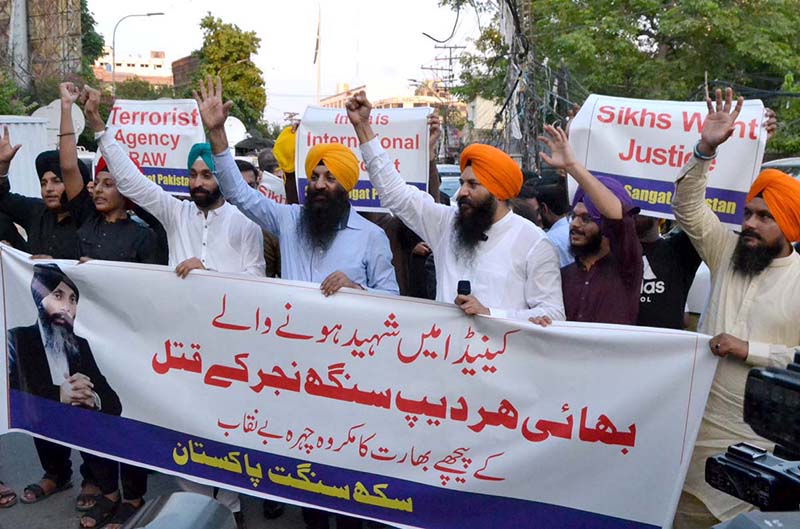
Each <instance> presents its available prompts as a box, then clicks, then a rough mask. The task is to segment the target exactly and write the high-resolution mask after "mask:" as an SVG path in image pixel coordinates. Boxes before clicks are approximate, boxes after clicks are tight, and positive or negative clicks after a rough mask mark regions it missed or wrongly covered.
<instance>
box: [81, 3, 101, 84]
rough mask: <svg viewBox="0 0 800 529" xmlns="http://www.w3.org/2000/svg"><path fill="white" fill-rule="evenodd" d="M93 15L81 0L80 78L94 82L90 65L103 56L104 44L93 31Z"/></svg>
mask: <svg viewBox="0 0 800 529" xmlns="http://www.w3.org/2000/svg"><path fill="white" fill-rule="evenodd" d="M95 25H96V22H95V20H94V15H93V14H92V12H91V11H89V5H88V3H87V0H81V77H83V78H84V79H85V80H87V81H89V80H94V73H93V72H92V65H93V64H94V61H96V60H97V59H98V58H99V57H101V56H102V55H103V47H104V46H105V44H106V42H105V39H104V38H103V36H102V35H101V34H100V33H98V32H97V30H96V29H95Z"/></svg>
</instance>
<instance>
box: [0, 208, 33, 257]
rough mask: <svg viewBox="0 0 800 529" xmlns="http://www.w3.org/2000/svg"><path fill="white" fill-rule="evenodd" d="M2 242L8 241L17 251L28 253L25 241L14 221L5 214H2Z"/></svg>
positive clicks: (0, 223)
mask: <svg viewBox="0 0 800 529" xmlns="http://www.w3.org/2000/svg"><path fill="white" fill-rule="evenodd" d="M0 241H6V242H8V243H9V244H10V245H11V246H13V247H14V248H16V249H17V250H22V251H23V252H25V251H27V249H28V246H27V245H26V244H25V239H23V238H22V236H21V235H20V234H19V232H18V231H17V227H16V226H15V225H14V221H13V219H12V218H11V217H9V216H8V215H6V214H5V213H0Z"/></svg>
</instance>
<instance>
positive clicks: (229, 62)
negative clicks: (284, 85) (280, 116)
mask: <svg viewBox="0 0 800 529" xmlns="http://www.w3.org/2000/svg"><path fill="white" fill-rule="evenodd" d="M200 28H201V29H202V30H203V47H202V48H201V49H200V58H201V67H200V71H199V74H200V75H199V79H204V78H205V76H206V75H212V76H216V75H219V76H220V77H221V78H222V84H223V86H224V87H225V98H226V99H230V100H231V101H233V108H232V109H231V114H232V115H234V116H236V117H238V118H239V119H241V120H242V122H243V123H244V124H245V126H247V128H248V129H249V128H253V127H255V126H256V125H257V124H258V122H259V120H260V119H261V116H262V114H263V113H264V107H265V106H266V105H267V91H266V88H265V85H264V79H263V78H262V72H261V70H260V69H259V68H258V67H257V66H256V65H255V64H253V62H252V61H251V60H250V57H251V56H252V55H254V54H256V53H258V49H259V47H260V45H261V39H260V38H259V37H257V36H256V33H255V31H243V30H241V29H240V28H239V27H238V26H236V25H235V24H229V23H226V22H223V21H222V19H220V18H217V17H214V16H212V15H211V13H209V14H207V15H206V16H205V17H203V19H202V20H201V21H200Z"/></svg>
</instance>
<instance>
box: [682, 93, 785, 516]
mask: <svg viewBox="0 0 800 529" xmlns="http://www.w3.org/2000/svg"><path fill="white" fill-rule="evenodd" d="M732 99H733V94H732V92H731V89H730V88H728V89H727V90H726V93H725V97H724V101H723V96H722V93H721V91H720V90H717V92H716V105H714V104H712V102H711V100H707V102H708V110H709V114H708V117H707V118H706V120H705V124H704V126H703V130H702V134H701V137H700V141H699V142H698V144H697V146H696V147H695V151H694V158H693V159H692V160H691V161H689V163H687V164H686V166H684V168H683V169H682V170H681V173H680V175H679V177H678V180H677V182H676V184H675V194H674V197H673V202H672V209H673V211H674V213H675V218H676V219H677V220H678V222H679V223H680V225H681V227H682V228H683V230H684V231H685V232H686V233H687V235H688V236H689V238H690V239H691V241H692V244H694V247H695V248H696V249H697V252H698V253H699V254H700V257H702V258H703V261H705V262H706V264H707V265H708V267H709V269H710V270H711V294H710V297H709V301H708V308H707V309H706V312H705V313H704V314H703V318H702V320H701V324H700V328H699V331H700V332H702V333H704V334H707V335H710V336H713V338H711V340H710V341H709V344H708V345H709V349H710V351H711V353H714V354H715V355H717V356H720V357H722V358H720V360H719V365H718V366H717V371H716V374H715V376H714V381H713V383H712V385H711V393H710V394H709V397H708V403H707V404H706V410H705V414H704V416H703V421H702V423H701V425H700V433H699V434H698V436H697V444H696V445H695V448H694V452H693V454H692V460H691V463H690V466H689V473H688V475H687V478H686V482H685V484H684V487H683V493H682V494H681V498H680V503H679V505H678V511H677V514H676V516H675V523H674V527H675V529H695V528H701V527H702V528H707V527H711V526H713V525H716V524H717V523H718V522H719V521H720V520H722V521H724V520H727V519H729V518H732V517H734V516H736V515H737V514H739V513H741V512H744V511H747V510H750V509H752V507H751V506H750V505H748V504H746V503H744V502H742V501H739V500H737V499H736V498H734V497H733V496H729V495H727V494H725V493H723V492H720V491H718V490H715V489H713V488H711V486H709V485H707V484H706V483H705V470H704V469H705V460H706V459H707V458H708V457H710V456H713V455H716V454H719V453H722V452H725V451H726V450H727V447H728V446H729V445H731V444H734V443H737V442H747V443H751V444H755V445H758V446H761V447H763V448H767V449H771V443H769V442H768V441H767V440H766V439H763V438H761V437H759V436H758V435H756V434H755V433H754V432H753V430H752V429H750V427H749V426H747V424H745V423H744V421H743V420H742V409H743V400H744V392H745V382H746V380H747V374H748V372H749V370H750V368H751V367H754V366H767V365H773V366H785V365H786V364H787V363H788V362H791V361H792V357H793V355H794V351H795V349H796V348H797V347H798V346H799V345H800V326H799V325H798V321H800V255H798V254H797V253H796V252H795V251H794V250H793V249H792V245H791V243H792V242H795V241H797V240H800V216H799V215H800V182H798V181H797V180H795V179H794V178H791V177H790V176H788V175H786V174H784V173H781V172H780V171H775V170H765V171H763V172H762V173H761V174H760V175H759V176H758V178H757V179H756V181H755V182H754V183H753V185H752V187H751V189H750V192H749V193H748V195H747V198H746V200H745V203H744V211H743V214H744V215H743V220H742V227H741V232H740V233H739V234H738V235H737V234H736V233H735V232H732V231H729V230H728V229H727V228H725V226H724V225H723V224H722V223H721V222H720V221H719V219H718V218H717V216H716V215H715V214H714V212H713V211H712V210H711V207H710V206H709V205H708V204H707V202H706V198H705V197H706V180H707V174H708V170H709V166H710V165H711V161H712V160H713V158H714V157H715V156H716V149H717V147H718V146H719V145H721V144H722V143H724V142H725V141H727V139H728V138H729V137H730V136H731V134H732V132H733V130H734V124H735V122H736V119H737V117H738V115H739V112H740V111H741V109H742V102H743V101H742V98H739V100H738V101H737V103H736V105H735V107H734V105H733V101H732ZM735 141H742V140H735Z"/></svg>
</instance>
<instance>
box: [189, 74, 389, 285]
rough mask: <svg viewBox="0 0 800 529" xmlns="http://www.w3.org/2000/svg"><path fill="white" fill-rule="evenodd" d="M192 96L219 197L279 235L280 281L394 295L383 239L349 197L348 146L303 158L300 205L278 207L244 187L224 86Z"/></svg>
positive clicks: (352, 160)
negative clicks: (231, 149) (304, 182)
mask: <svg viewBox="0 0 800 529" xmlns="http://www.w3.org/2000/svg"><path fill="white" fill-rule="evenodd" d="M200 87H201V93H202V95H201V96H197V95H196V94H195V95H196V97H197V101H198V105H199V106H200V115H201V116H202V118H203V124H205V126H206V128H207V129H208V134H209V139H210V140H211V148H212V150H213V152H215V153H217V154H215V155H214V164H215V165H216V167H217V173H216V175H217V178H218V180H219V185H220V188H221V189H222V192H223V194H224V196H225V198H226V199H227V200H228V201H230V203H231V204H234V205H236V207H238V208H239V210H240V211H241V212H242V213H244V214H245V215H246V216H247V217H248V218H249V219H251V220H252V221H253V222H256V223H257V224H259V225H260V226H261V227H262V228H264V229H265V230H267V231H269V232H270V233H272V234H274V235H275V236H276V237H278V241H279V243H280V250H281V277H282V278H283V279H291V280H295V281H310V282H314V283H320V289H321V290H322V293H323V294H325V295H326V296H330V295H331V294H333V293H335V292H337V291H338V290H339V289H341V288H343V287H348V288H355V289H364V290H374V291H377V292H383V293H387V294H398V293H399V289H398V286H397V280H396V278H395V272H394V267H392V253H391V250H390V249H389V241H388V239H387V238H386V234H385V233H384V232H383V230H382V229H380V228H379V227H378V226H376V225H374V224H372V223H371V222H369V221H367V220H366V219H364V218H362V217H361V216H360V215H358V214H357V213H356V212H355V210H354V209H353V208H352V207H351V206H350V201H349V197H348V193H349V192H350V190H351V189H353V187H354V186H355V184H356V182H357V181H358V173H359V168H358V159H357V158H356V156H355V155H354V154H353V153H352V151H350V149H348V148H347V147H345V146H343V145H341V144H338V143H332V144H318V145H315V146H314V147H312V148H311V150H310V151H309V152H308V155H307V156H306V160H305V169H306V175H307V176H308V187H307V188H306V193H305V203H304V204H303V205H302V206H300V205H296V204H277V203H276V202H274V201H272V200H270V199H268V198H267V197H265V196H264V195H262V194H261V193H259V192H258V191H256V190H255V189H252V188H250V187H248V186H247V184H246V183H245V182H244V180H243V179H242V178H241V176H240V175H239V171H238V169H237V167H236V164H235V163H234V160H233V157H232V156H231V155H230V153H229V151H228V139H227V136H226V134H225V128H224V124H225V119H226V118H227V115H228V108H229V107H228V106H227V105H228V104H227V103H225V104H223V102H222V85H221V82H220V81H219V78H217V80H216V83H214V82H213V80H212V79H211V78H210V77H209V78H208V80H207V83H206V84H203V83H201V85H200Z"/></svg>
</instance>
